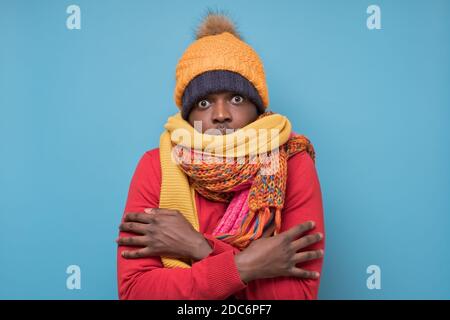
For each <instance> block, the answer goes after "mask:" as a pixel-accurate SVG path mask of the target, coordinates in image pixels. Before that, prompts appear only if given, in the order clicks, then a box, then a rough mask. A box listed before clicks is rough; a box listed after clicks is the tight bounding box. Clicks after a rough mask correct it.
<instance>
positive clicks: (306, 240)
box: [292, 233, 323, 251]
mask: <svg viewBox="0 0 450 320" xmlns="http://www.w3.org/2000/svg"><path fill="white" fill-rule="evenodd" d="M322 239H323V235H322V234H321V233H314V234H310V235H307V236H304V237H301V238H300V239H297V240H295V241H293V242H292V247H293V248H294V250H295V251H298V250H300V249H303V248H306V247H308V246H310V245H312V244H314V243H317V242H319V241H321V240H322Z"/></svg>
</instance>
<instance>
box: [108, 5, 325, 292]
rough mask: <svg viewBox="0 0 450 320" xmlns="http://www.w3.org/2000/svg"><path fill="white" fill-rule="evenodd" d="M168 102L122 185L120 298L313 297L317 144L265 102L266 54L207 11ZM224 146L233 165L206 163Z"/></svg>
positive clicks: (222, 155) (223, 155) (318, 255)
mask: <svg viewBox="0 0 450 320" xmlns="http://www.w3.org/2000/svg"><path fill="white" fill-rule="evenodd" d="M175 101H176V104H177V106H178V107H179V108H180V112H179V113H177V114H176V115H175V116H172V117H169V119H168V121H167V123H166V125H165V126H164V127H165V128H166V130H165V131H164V133H163V134H162V135H161V139H160V147H159V148H157V149H153V150H150V151H148V152H146V153H145V154H144V156H143V157H142V158H141V160H140V161H139V164H138V166H137V168H136V171H135V173H134V176H133V178H132V181H131V184H130V190H129V194H128V199H127V204H126V208H125V214H124V217H123V219H122V223H121V225H120V230H121V232H120V235H119V239H118V244H119V249H118V258H117V259H118V285H119V297H120V298H121V299H315V298H317V293H318V288H319V281H320V271H321V268H322V257H323V249H324V242H323V232H324V226H323V207H322V198H321V191H320V185H319V181H318V177H317V173H316V170H315V167H314V156H315V154H314V149H313V147H312V145H311V144H310V142H309V140H308V139H307V138H306V137H304V136H301V135H298V134H296V133H294V132H292V130H291V126H290V122H289V120H288V119H287V118H286V117H284V116H282V115H279V114H275V113H273V112H267V111H266V108H267V106H268V93H267V87H266V83H265V76H264V69H263V66H262V63H261V61H260V59H259V57H258V56H257V54H256V52H254V50H253V49H252V48H251V47H250V46H249V45H248V44H246V43H245V42H243V41H242V39H241V38H240V36H239V34H238V33H237V32H236V30H235V28H234V26H233V24H232V23H231V22H230V20H229V19H228V18H227V17H225V16H223V15H220V14H215V13H209V14H208V16H207V17H206V19H205V21H204V22H203V23H202V24H201V26H200V27H199V29H198V31H197V39H196V41H195V42H194V43H193V44H191V46H190V47H189V48H188V49H187V50H186V51H185V53H184V55H183V57H182V58H181V59H180V61H179V63H178V66H177V71H176V88H175ZM264 130H265V133H264ZM269 131H270V132H271V133H272V132H276V135H275V136H271V135H270V134H268V132H269ZM186 133H187V135H188V139H184V140H183V139H181V138H180V136H182V135H183V134H186ZM242 133H245V134H249V135H248V136H246V137H247V138H248V139H239V135H240V134H242ZM250 133H255V135H254V136H253V137H254V138H256V139H252V136H251V135H250ZM268 136H269V138H267V137H268ZM196 137H197V138H198V137H200V138H201V141H198V139H197V140H196ZM191 138H193V139H191ZM263 138H264V139H263ZM227 139H229V140H227ZM182 140H183V141H182ZM205 140H208V141H205ZM230 141H231V142H230ZM225 145H226V146H227V150H226V152H225V151H224V150H225ZM230 150H231V151H232V155H233V157H231V159H233V161H234V162H231V163H228V162H226V161H223V162H219V161H216V162H214V161H210V160H229V159H230V157H228V156H229V153H227V152H229V151H230ZM264 150H265V151H266V152H264ZM267 151H269V152H267ZM255 155H256V156H255ZM177 156H178V158H177ZM264 156H266V157H267V158H264ZM237 159H241V160H242V159H244V160H243V162H238V161H237ZM254 159H257V161H253V160H254ZM261 159H266V160H267V159H268V160H269V161H268V162H264V161H261ZM196 160H198V161H196ZM267 164H269V165H267ZM274 164H276V165H274ZM274 168H275V169H274ZM313 228H315V233H312V231H311V230H312V229H313Z"/></svg>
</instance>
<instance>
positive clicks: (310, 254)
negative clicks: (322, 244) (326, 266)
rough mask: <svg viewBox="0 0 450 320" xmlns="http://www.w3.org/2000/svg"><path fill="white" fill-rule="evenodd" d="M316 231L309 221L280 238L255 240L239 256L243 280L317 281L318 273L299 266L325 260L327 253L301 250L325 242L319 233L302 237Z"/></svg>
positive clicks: (239, 266)
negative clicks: (307, 279) (290, 279)
mask: <svg viewBox="0 0 450 320" xmlns="http://www.w3.org/2000/svg"><path fill="white" fill-rule="evenodd" d="M313 228H314V222H312V221H309V222H305V223H302V224H299V225H297V226H294V227H292V228H291V229H289V230H287V231H285V232H282V233H280V234H278V235H276V236H272V237H263V238H260V239H257V240H255V241H253V242H252V243H251V244H250V245H249V246H248V247H247V248H246V249H245V250H243V251H242V252H240V253H238V254H237V255H236V256H235V262H236V266H237V268H238V270H239V274H240V276H241V279H242V281H244V282H249V281H251V280H255V279H263V278H274V277H280V276H293V277H299V278H310V279H317V278H318V277H319V274H318V273H317V272H312V271H307V270H304V269H300V268H297V267H296V264H297V263H302V262H305V261H309V260H314V259H319V258H322V257H323V250H314V251H304V250H302V251H300V252H297V251H299V250H301V249H304V248H306V247H308V246H310V245H312V244H314V243H316V242H319V241H321V240H322V238H323V235H322V234H320V233H315V234H311V235H307V236H303V237H300V238H298V239H297V237H298V236H300V235H302V234H304V233H305V232H307V231H309V230H311V229H313Z"/></svg>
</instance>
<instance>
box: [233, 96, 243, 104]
mask: <svg viewBox="0 0 450 320" xmlns="http://www.w3.org/2000/svg"><path fill="white" fill-rule="evenodd" d="M243 101H244V98H243V97H242V96H234V97H233V98H232V99H231V102H232V103H236V104H238V103H241V102H243Z"/></svg>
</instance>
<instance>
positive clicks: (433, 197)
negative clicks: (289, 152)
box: [0, 0, 450, 299]
mask: <svg viewBox="0 0 450 320" xmlns="http://www.w3.org/2000/svg"><path fill="white" fill-rule="evenodd" d="M71 4H77V5H78V6H80V8H81V30H68V29H67V28H66V19H67V17H68V14H67V13H66V8H67V7H68V6H69V5H71ZM371 4H376V5H378V6H379V7H380V8H381V23H382V28H381V30H369V29H368V28H367V27H366V19H367V17H368V16H369V15H368V14H367V13H366V9H367V7H368V6H369V5H371ZM211 6H212V7H218V8H222V9H225V10H228V11H229V12H230V13H231V16H232V17H233V18H234V19H236V20H237V21H238V25H239V27H240V30H241V31H242V33H243V34H244V36H245V39H246V40H247V41H248V42H249V43H250V44H251V45H252V46H253V47H254V48H255V49H256V51H257V52H258V53H259V54H260V56H261V57H262V59H263V61H264V63H265V68H266V73H267V81H268V88H269V94H270V99H271V104H270V106H271V109H272V110H274V111H276V112H280V113H282V114H285V115H286V116H288V117H289V118H290V119H291V121H292V123H293V125H294V129H295V130H296V131H297V132H299V133H303V134H305V135H307V136H308V137H309V138H310V139H311V140H312V142H313V144H314V146H315V148H316V151H317V170H318V173H319V178H320V181H321V186H322V192H323V199H324V207H325V218H326V229H327V230H326V231H327V250H326V258H325V267H324V271H323V278H322V284H321V288H320V298H322V299H351V298H357V299H380V298H382V299H394V298H400V299H407V298H413V299H417V298H425V299H431V298H437V299H441V298H450V274H449V265H450V250H449V243H450V236H449V234H448V230H449V229H450V217H449V214H450V200H449V195H450V192H449V191H450V169H449V163H450V152H449V149H450V129H449V120H450V112H449V109H450V93H449V88H450V44H449V39H450V20H449V19H448V12H450V2H448V1H445V0H443V1H425V0H422V1H376V2H372V1H356V0H355V1H312V0H311V1H284V2H283V1H256V0H255V1H245V2H244V1H237V0H234V1H192V2H191V3H188V1H182V0H180V1H172V0H171V1H167V0H165V1H75V2H72V1H56V0H55V1H4V0H2V1H0V111H1V112H0V139H1V144H0V161H1V162H0V163H1V166H0V204H1V207H0V210H1V215H0V224H1V232H0V284H1V285H0V298H3V299H5V298H12V299H16V298H25V299H48V298H57V299H80V298H81V299H116V298H117V285H116V268H115V267H116V264H115V263H116V261H115V252H116V246H115V242H114V240H115V238H116V237H117V231H118V230H117V226H118V223H119V220H120V217H121V215H122V210H123V208H124V204H125V200H126V195H127V191H128V186H129V182H130V178H131V176H132V174H133V171H134V169H135V166H136V163H137V161H138V159H139V158H140V156H141V155H142V154H143V153H144V152H145V151H146V150H148V149H152V148H154V147H157V145H158V138H159V134H160V133H161V130H162V124H163V123H164V122H165V120H166V119H167V117H168V116H169V115H171V114H173V113H174V112H176V107H175V105H174V102H173V98H172V97H173V88H174V72H175V66H176V63H177V60H178V58H179V57H180V56H181V54H182V53H183V51H184V49H185V48H186V47H187V46H188V45H189V43H190V42H191V41H192V39H193V38H192V30H193V28H195V27H196V26H197V24H198V22H199V21H200V18H201V17H202V15H203V14H204V12H205V9H206V7H211ZM72 264H75V265H79V266H80V268H81V272H82V278H81V283H82V284H81V286H82V287H81V290H68V289H67V288H66V278H67V277H68V275H67V274H66V268H67V266H69V265H72ZM369 265H378V266H379V267H380V268H381V272H382V273H381V275H382V277H381V286H382V287H381V289H380V290H369V289H368V288H367V286H366V279H367V277H368V276H369V275H368V274H367V273H366V268H367V267H368V266H369Z"/></svg>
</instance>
